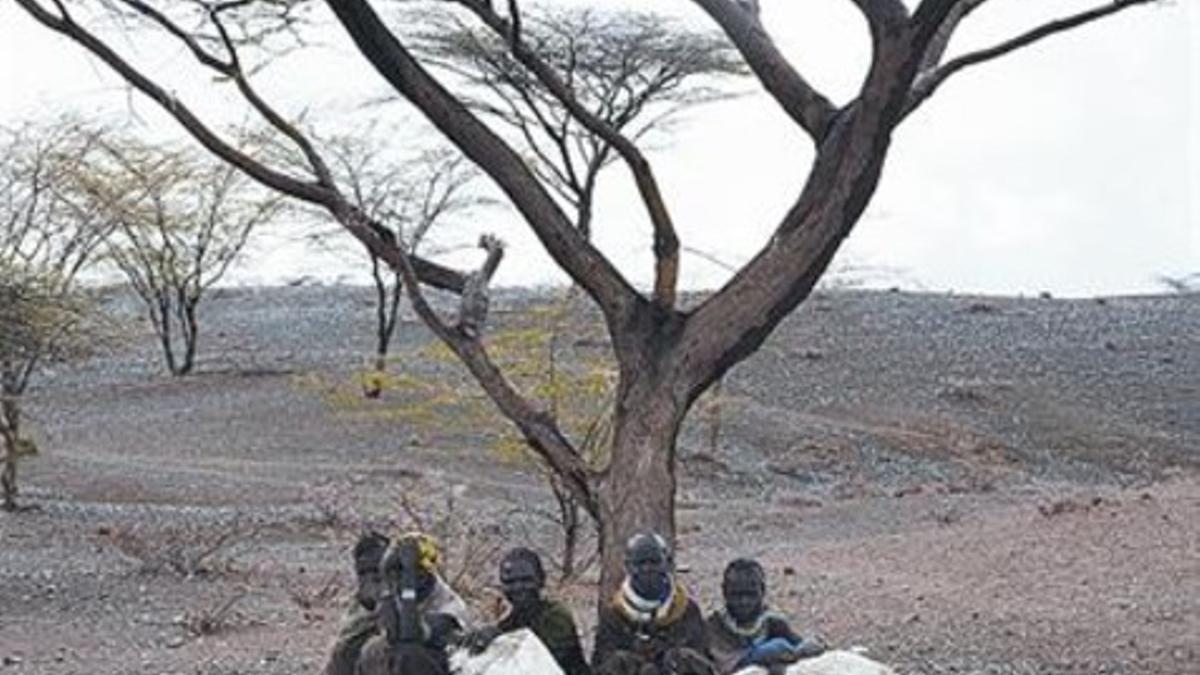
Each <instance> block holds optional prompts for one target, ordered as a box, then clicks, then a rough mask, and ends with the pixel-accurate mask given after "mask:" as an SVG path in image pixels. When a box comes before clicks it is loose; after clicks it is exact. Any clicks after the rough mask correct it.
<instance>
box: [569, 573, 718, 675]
mask: <svg viewBox="0 0 1200 675" xmlns="http://www.w3.org/2000/svg"><path fill="white" fill-rule="evenodd" d="M621 597H622V596H621V593H620V592H619V591H618V593H617V595H616V597H614V598H613V601H612V602H611V603H610V604H609V605H608V606H606V607H605V608H604V609H602V610H601V611H600V622H599V625H598V626H597V628H596V645H595V650H594V651H593V652H592V667H593V669H594V670H595V672H596V673H597V675H601V674H606V675H626V674H630V673H631V674H634V675H642V674H656V675H709V674H710V673H715V669H714V668H713V667H712V665H711V658H712V657H711V655H710V654H709V651H708V637H707V634H706V632H705V628H704V617H703V616H702V615H701V614H700V608H699V607H697V606H696V603H695V602H694V601H692V599H691V598H689V597H687V594H686V593H685V592H684V591H683V589H682V588H677V589H676V591H675V593H674V594H673V595H672V598H671V600H670V601H669V603H668V604H667V605H666V606H664V607H663V608H662V609H661V610H659V611H656V612H654V614H653V615H652V616H645V615H639V614H638V613H636V612H635V611H632V610H630V609H629V607H628V605H627V604H626V603H624V602H622V599H621Z"/></svg>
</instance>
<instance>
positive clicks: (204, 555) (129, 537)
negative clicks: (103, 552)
mask: <svg viewBox="0 0 1200 675" xmlns="http://www.w3.org/2000/svg"><path fill="white" fill-rule="evenodd" d="M99 534H100V535H101V536H102V537H104V538H105V539H106V540H107V541H108V542H110V543H111V544H112V545H113V546H115V547H116V549H117V550H118V551H120V552H121V553H122V554H124V555H125V556H127V557H129V558H132V559H133V560H136V561H137V562H138V563H139V567H138V572H140V573H142V574H164V573H165V574H176V575H179V576H182V577H186V578H192V577H196V576H203V575H209V574H219V573H225V572H229V571H231V570H232V567H233V565H232V559H231V557H230V553H231V550H232V549H233V548H234V547H236V546H237V545H239V544H241V543H243V542H245V541H247V540H249V539H251V538H253V537H254V536H255V535H257V534H258V528H257V527H256V526H252V525H247V524H245V523H242V522H240V521H235V522H234V523H232V524H226V525H211V526H205V527H200V526H195V525H186V524H185V525H168V526H142V525H123V526H119V527H112V528H101V530H100V531H99Z"/></svg>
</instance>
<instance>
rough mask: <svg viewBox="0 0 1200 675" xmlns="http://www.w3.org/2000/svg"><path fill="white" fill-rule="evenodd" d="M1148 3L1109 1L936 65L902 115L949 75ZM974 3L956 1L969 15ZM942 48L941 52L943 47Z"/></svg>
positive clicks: (1149, 0) (919, 82)
mask: <svg viewBox="0 0 1200 675" xmlns="http://www.w3.org/2000/svg"><path fill="white" fill-rule="evenodd" d="M1152 2H1158V0H1113V1H1112V2H1109V3H1108V4H1106V5H1102V6H1099V7H1094V8H1092V9H1089V10H1084V11H1082V12H1078V13H1076V14H1072V15H1070V16H1066V17H1063V18H1061V19H1056V20H1054V21H1049V22H1047V23H1044V24H1042V25H1040V26H1038V27H1036V28H1033V29H1032V30H1029V31H1027V32H1025V33H1022V34H1020V35H1017V36H1015V37H1013V38H1010V39H1008V40H1005V41H1003V42H1000V43H998V44H996V45H993V46H991V47H988V48H985V49H979V50H976V51H972V52H968V53H966V54H963V55H961V56H958V57H956V58H954V59H951V60H950V61H947V62H946V63H944V64H941V65H938V66H936V67H935V68H934V69H933V70H931V71H929V72H927V73H924V74H923V75H922V76H920V77H919V78H918V79H917V81H916V82H915V83H914V84H913V89H912V91H911V92H910V94H909V97H908V101H907V102H906V104H905V109H904V115H908V114H909V113H911V112H912V111H913V110H915V109H916V108H917V107H919V106H920V105H921V103H923V102H924V101H925V100H926V99H928V98H929V97H930V96H931V95H933V92H935V91H936V90H937V89H938V87H940V86H941V85H942V83H944V82H945V81H946V80H947V79H948V78H949V77H950V76H951V75H953V74H955V73H957V72H958V71H960V70H962V69H963V68H966V67H968V66H973V65H977V64H980V63H985V62H987V61H991V60H993V59H996V58H999V57H1001V56H1004V55H1006V54H1009V53H1011V52H1014V51H1016V50H1018V49H1020V48H1022V47H1026V46H1029V45H1031V44H1033V43H1035V42H1037V41H1039V40H1041V39H1043V38H1047V37H1050V36H1051V35H1055V34H1057V33H1062V32H1065V31H1068V30H1071V29H1073V28H1078V27H1079V26H1082V25H1084V24H1087V23H1091V22H1093V21H1097V20H1099V19H1103V18H1104V17H1107V16H1111V15H1113V14H1116V13H1117V12H1120V11H1122V10H1126V9H1129V8H1130V7H1135V6H1138V5H1146V4H1150V3H1152ZM978 4H982V0H960V3H959V5H958V7H960V8H962V9H963V10H965V11H964V14H965V12H969V11H970V10H971V9H974V6H976V5H978ZM951 19H954V14H953V13H951V15H950V16H949V17H948V18H947V21H949V20H951ZM959 19H961V17H959ZM957 23H958V19H955V20H954V25H955V26H956V25H957ZM952 31H953V26H952V27H951V32H952ZM945 39H946V41H949V39H950V35H949V34H947V35H946V36H945ZM931 46H934V45H931ZM942 49H944V45H943V47H942Z"/></svg>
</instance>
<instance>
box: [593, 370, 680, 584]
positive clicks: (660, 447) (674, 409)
mask: <svg viewBox="0 0 1200 675" xmlns="http://www.w3.org/2000/svg"><path fill="white" fill-rule="evenodd" d="M623 394H624V395H622V396H620V397H619V398H618V400H617V408H616V415H615V419H614V431H613V445H612V454H611V463H610V464H609V468H608V470H607V471H606V472H605V475H604V476H603V477H602V479H601V481H600V484H599V490H598V497H599V502H600V516H601V517H600V550H601V556H602V557H601V571H600V596H599V601H600V603H601V605H603V603H604V602H605V601H606V600H607V599H608V598H609V597H610V596H611V594H612V592H613V591H614V590H615V589H616V588H617V586H618V585H619V584H620V581H621V578H622V575H623V573H624V572H623V560H624V553H625V542H626V541H628V539H629V537H630V536H632V535H633V534H635V533H637V532H643V531H652V532H657V533H658V534H660V535H662V536H663V537H664V538H666V540H667V541H668V542H672V545H674V542H675V487H676V483H675V440H676V437H677V436H678V434H679V427H680V424H681V423H682V421H683V410H681V407H682V406H680V405H679V404H678V403H677V401H675V400H674V399H673V398H672V396H671V395H670V392H669V390H666V391H663V390H661V389H653V390H647V389H645V388H643V387H641V386H638V384H636V383H635V385H634V386H632V387H629V388H628V390H627V391H625V392H623Z"/></svg>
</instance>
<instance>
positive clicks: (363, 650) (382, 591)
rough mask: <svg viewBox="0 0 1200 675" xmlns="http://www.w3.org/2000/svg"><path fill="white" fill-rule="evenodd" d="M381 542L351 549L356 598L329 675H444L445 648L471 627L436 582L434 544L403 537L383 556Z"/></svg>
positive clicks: (370, 540) (373, 538) (370, 539)
mask: <svg viewBox="0 0 1200 675" xmlns="http://www.w3.org/2000/svg"><path fill="white" fill-rule="evenodd" d="M380 540H382V541H383V542H385V543H386V541H387V540H386V538H383V537H382V536H381V535H377V534H370V535H367V536H365V537H364V538H363V539H360V542H359V545H356V546H355V571H356V573H357V576H358V587H359V588H358V593H357V594H356V597H355V599H354V604H353V605H352V607H351V609H350V611H349V612H348V613H347V617H346V619H345V620H344V621H343V627H342V629H341V630H340V631H339V635H338V641H337V644H336V645H335V646H334V650H333V654H332V655H331V658H330V662H329V665H328V666H327V667H326V670H325V672H326V675H359V674H361V675H393V674H395V673H399V672H401V670H403V672H404V673H406V675H426V674H428V675H442V674H444V673H446V672H447V666H446V647H447V645H448V644H450V643H452V642H454V641H455V640H457V639H458V636H460V635H461V634H462V633H463V632H465V631H466V630H467V629H468V628H469V627H470V626H469V619H468V612H467V607H466V605H465V604H464V603H463V601H462V599H461V598H459V597H458V595H457V594H455V593H454V591H453V590H451V589H450V587H449V586H448V585H447V584H446V583H445V582H444V581H443V580H442V579H441V578H440V577H439V576H438V573H437V564H438V558H439V553H438V550H437V545H436V544H435V543H434V541H433V539H432V538H430V537H428V536H427V535H423V534H416V533H414V534H407V535H404V536H403V537H400V538H399V539H398V540H397V541H395V542H394V543H392V544H390V545H386V546H384V548H385V551H384V552H382V553H379V548H380V546H379V542H380ZM373 559H374V560H376V561H377V562H376V564H375V566H374V567H373V568H372V567H371V564H370V563H371V561H372V560H373Z"/></svg>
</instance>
